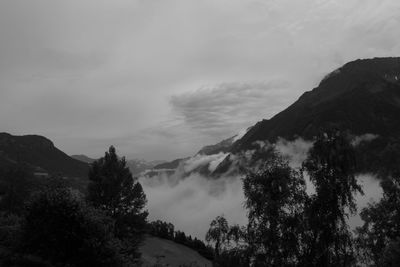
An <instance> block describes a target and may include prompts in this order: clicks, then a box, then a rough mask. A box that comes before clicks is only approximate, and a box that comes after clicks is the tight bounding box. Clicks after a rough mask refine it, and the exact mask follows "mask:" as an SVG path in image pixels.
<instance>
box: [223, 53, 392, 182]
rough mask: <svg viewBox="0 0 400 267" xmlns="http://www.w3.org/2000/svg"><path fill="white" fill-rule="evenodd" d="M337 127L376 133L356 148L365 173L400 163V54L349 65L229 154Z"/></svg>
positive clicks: (310, 136) (246, 137)
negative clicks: (280, 139)
mask: <svg viewBox="0 0 400 267" xmlns="http://www.w3.org/2000/svg"><path fill="white" fill-rule="evenodd" d="M332 128H333V129H338V130H342V131H346V132H348V133H349V134H352V135H353V136H361V135H365V134H371V135H374V136H376V138H374V139H373V140H370V141H369V142H363V143H362V144H361V145H359V146H357V148H356V150H357V156H358V167H359V171H360V172H374V173H383V174H387V173H388V171H390V170H393V169H396V168H398V166H400V58H373V59H363V60H356V61H353V62H349V63H347V64H345V65H344V66H342V67H341V68H339V69H337V70H335V71H333V72H332V73H330V74H328V75H327V76H326V77H325V78H324V79H323V80H322V81H321V82H320V84H319V85H318V87H316V88H314V89H312V90H311V91H309V92H306V93H304V94H303V95H302V96H301V97H300V98H299V99H298V100H297V101H296V102H295V103H293V104H292V105H291V106H289V107H288V108H287V109H285V110H284V111H282V112H280V113H278V114H277V115H275V116H274V117H272V118H271V119H268V120H262V121H260V122H258V123H257V124H255V125H254V126H253V127H251V129H249V131H248V132H247V133H246V134H245V135H244V136H243V137H242V138H240V139H239V140H237V141H236V142H234V143H233V145H232V146H231V148H230V149H229V152H230V153H231V154H237V153H240V152H243V151H248V150H251V149H255V148H256V147H257V141H269V142H276V141H277V140H278V139H279V138H284V139H286V140H294V139H296V138H298V137H302V138H303V139H308V140H311V139H313V137H314V136H315V135H317V134H318V133H319V132H321V131H323V130H326V129H332ZM223 163H224V164H225V166H224V167H225V168H226V164H227V163H226V161H224V162H223ZM221 168H222V166H220V168H219V169H221ZM217 169H218V168H217Z"/></svg>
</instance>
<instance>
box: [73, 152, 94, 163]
mask: <svg viewBox="0 0 400 267" xmlns="http://www.w3.org/2000/svg"><path fill="white" fill-rule="evenodd" d="M71 158H73V159H76V160H79V161H82V162H85V163H93V162H94V161H95V160H96V159H92V158H90V157H88V156H86V155H83V154H81V155H71Z"/></svg>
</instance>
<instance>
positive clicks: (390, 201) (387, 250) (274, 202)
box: [206, 131, 400, 267]
mask: <svg viewBox="0 0 400 267" xmlns="http://www.w3.org/2000/svg"><path fill="white" fill-rule="evenodd" d="M274 154H275V156H274V157H271V158H269V159H268V160H267V161H266V162H265V164H264V166H263V168H261V169H260V170H258V171H255V172H249V173H248V174H247V175H246V177H245V178H244V179H243V190H244V195H245V203H244V204H245V208H246V209H247V214H248V224H247V225H246V226H238V225H233V226H231V225H229V223H228V222H227V220H226V219H225V218H224V217H223V216H218V217H217V218H215V219H214V220H213V221H212V222H211V224H210V228H209V230H208V232H207V235H206V240H207V241H209V242H212V243H213V244H214V250H215V260H214V263H215V265H216V266H227V267H228V266H229V267H232V266H400V175H399V174H400V173H399V172H398V170H399V169H397V170H396V169H394V170H391V171H390V175H388V176H387V177H386V179H385V180H383V181H382V183H381V185H382V188H383V192H384V194H383V198H382V199H381V200H380V201H379V202H378V203H371V204H369V205H368V207H366V208H364V209H363V210H362V212H361V218H362V219H363V220H364V225H363V226H362V227H359V228H357V229H356V231H355V234H353V233H352V232H351V231H350V229H349V226H348V225H347V219H348V217H349V216H350V215H354V214H355V213H356V211H357V207H356V203H355V199H354V196H355V194H356V193H362V188H361V186H360V185H359V184H358V183H357V180H356V177H355V173H356V164H355V163H356V159H355V153H354V149H353V146H352V145H351V144H350V142H349V139H348V138H347V136H346V135H344V134H341V133H340V132H336V131H332V132H329V133H324V134H321V135H320V136H319V137H318V138H317V139H316V140H315V143H314V146H313V148H312V149H311V150H310V151H309V154H308V158H307V159H306V160H305V162H304V163H303V165H302V167H301V168H300V169H293V168H291V167H290V166H289V162H288V161H287V160H286V159H284V158H283V157H282V156H280V155H279V154H278V153H276V152H274ZM399 167H400V166H399ZM305 175H307V176H308V177H309V179H310V181H311V183H312V184H313V186H314V188H315V192H314V193H312V194H307V193H306V183H305V178H304V176H305Z"/></svg>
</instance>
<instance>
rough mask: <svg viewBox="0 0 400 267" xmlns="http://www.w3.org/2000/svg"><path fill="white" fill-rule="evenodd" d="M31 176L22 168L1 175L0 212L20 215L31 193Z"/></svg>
mask: <svg viewBox="0 0 400 267" xmlns="http://www.w3.org/2000/svg"><path fill="white" fill-rule="evenodd" d="M31 182H32V177H31V174H30V173H29V172H28V171H27V170H26V169H25V168H23V167H22V166H16V167H15V168H10V169H8V170H6V171H4V172H1V173H0V210H3V211H6V212H8V213H14V214H20V213H21V212H22V211H23V209H24V206H25V204H26V201H27V200H28V199H29V196H30V193H31V188H30V187H31V186H32V184H31Z"/></svg>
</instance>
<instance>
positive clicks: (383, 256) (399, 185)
mask: <svg viewBox="0 0 400 267" xmlns="http://www.w3.org/2000/svg"><path fill="white" fill-rule="evenodd" d="M399 177H400V176H399V175H397V176H395V177H389V178H386V179H385V180H383V181H382V182H381V186H382V189H383V196H382V199H381V200H380V201H379V202H377V203H370V204H369V205H368V206H367V207H366V208H364V209H363V210H362V211H361V218H362V220H363V221H364V224H363V225H362V226H361V227H359V228H357V245H358V247H359V252H360V256H361V259H362V260H363V261H364V263H366V264H372V265H377V266H392V265H390V264H388V262H390V261H391V259H392V260H393V259H396V257H397V263H398V262H399V261H398V260H399V257H400V253H399V252H400V250H399V239H400V178H399ZM396 253H397V256H396ZM382 261H386V264H384V263H383V262H382ZM393 266H394V265H393ZM396 266H397V265H396Z"/></svg>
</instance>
